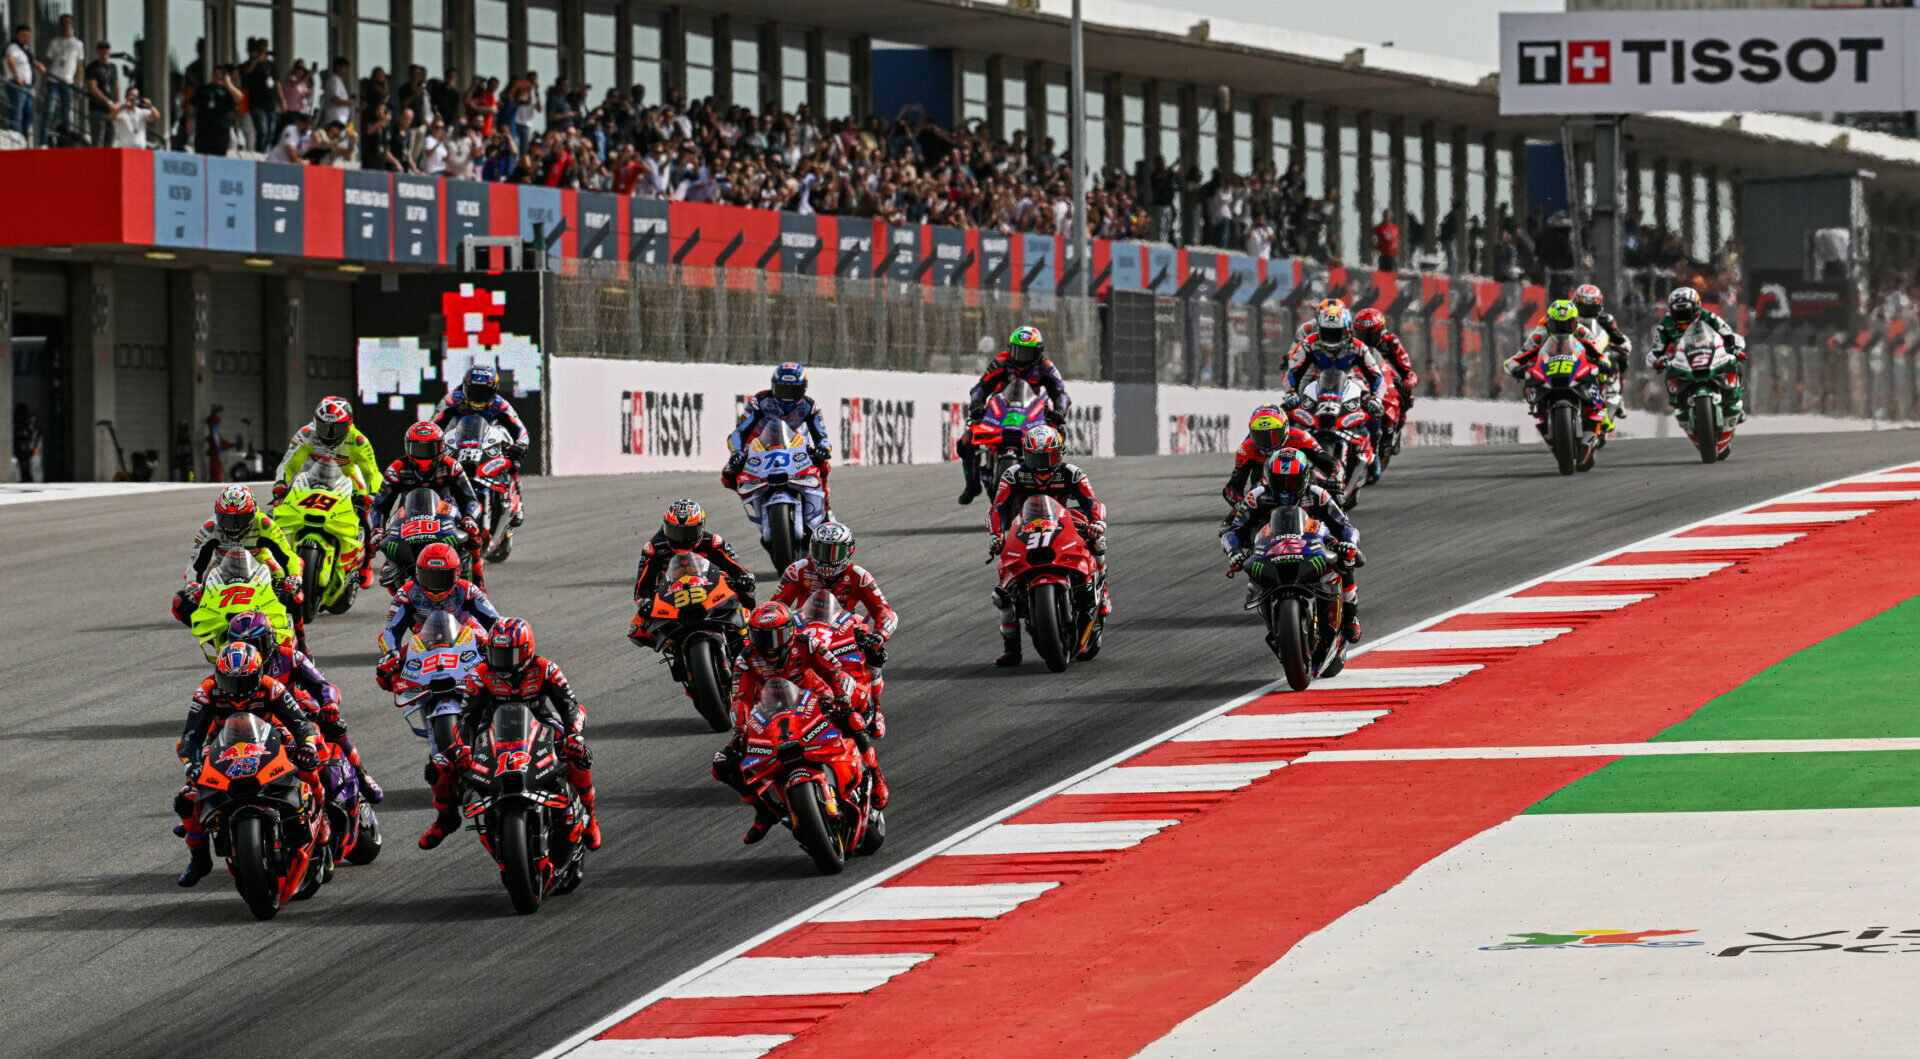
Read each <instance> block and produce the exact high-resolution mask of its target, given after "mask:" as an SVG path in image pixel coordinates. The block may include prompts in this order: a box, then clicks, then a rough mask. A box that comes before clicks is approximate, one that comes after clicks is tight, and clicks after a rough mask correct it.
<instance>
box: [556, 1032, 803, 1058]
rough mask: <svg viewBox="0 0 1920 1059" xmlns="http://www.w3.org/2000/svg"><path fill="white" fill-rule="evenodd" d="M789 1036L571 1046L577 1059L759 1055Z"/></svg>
mask: <svg viewBox="0 0 1920 1059" xmlns="http://www.w3.org/2000/svg"><path fill="white" fill-rule="evenodd" d="M790 1040H793V1035H792V1034H787V1033H743V1034H741V1035H740V1036H738V1037H648V1038H644V1039H640V1040H627V1041H587V1042H586V1043H584V1044H582V1045H580V1046H579V1047H578V1048H576V1049H574V1050H573V1052H572V1053H571V1054H572V1055H575V1056H578V1057H580V1059H760V1057H761V1056H763V1055H765V1054H767V1053H768V1052H770V1051H773V1050H774V1049H775V1048H778V1047H780V1046H781V1045H783V1044H785V1043H787V1042H788V1041H790Z"/></svg>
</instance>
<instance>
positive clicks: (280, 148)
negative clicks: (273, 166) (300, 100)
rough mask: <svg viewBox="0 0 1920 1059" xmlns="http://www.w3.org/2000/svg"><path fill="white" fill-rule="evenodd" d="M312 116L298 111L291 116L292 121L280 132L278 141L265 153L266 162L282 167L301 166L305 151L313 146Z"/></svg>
mask: <svg viewBox="0 0 1920 1059" xmlns="http://www.w3.org/2000/svg"><path fill="white" fill-rule="evenodd" d="M312 141H313V115H311V114H308V113H307V112H306V111H304V110H303V111H300V112H299V113H297V114H295V115H293V121H292V122H290V123H288V124H287V126H286V127H285V128H283V129H281V130H280V139H279V141H278V142H277V143H275V144H274V145H273V150H271V151H269V152H267V161H269V162H279V163H281V164H283V165H301V164H303V163H305V162H306V160H307V151H308V150H310V149H311V148H312V146H313V142H312Z"/></svg>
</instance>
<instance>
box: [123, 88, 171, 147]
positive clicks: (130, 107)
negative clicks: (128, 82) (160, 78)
mask: <svg viewBox="0 0 1920 1059" xmlns="http://www.w3.org/2000/svg"><path fill="white" fill-rule="evenodd" d="M112 120H113V145H114V146H115V147H135V148H139V149H140V150H143V151H144V150H146V147H147V126H148V125H151V124H153V123H154V122H156V121H158V120H160V112H159V111H158V110H155V109H154V107H153V104H152V103H150V102H148V101H147V100H146V99H144V98H142V97H141V95H140V90H139V89H137V88H128V89H127V98H125V99H123V100H121V101H120V102H118V103H115V104H114V105H113V119H112Z"/></svg>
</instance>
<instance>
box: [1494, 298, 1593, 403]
mask: <svg viewBox="0 0 1920 1059" xmlns="http://www.w3.org/2000/svg"><path fill="white" fill-rule="evenodd" d="M1559 336H1572V337H1573V338H1575V339H1577V340H1578V341H1579V343H1580V344H1581V346H1583V347H1585V349H1586V353H1587V356H1588V357H1589V358H1591V359H1592V360H1593V362H1594V363H1595V364H1596V365H1600V366H1602V367H1603V369H1604V366H1605V364H1606V357H1605V356H1604V355H1602V354H1601V352H1600V351H1599V350H1598V349H1596V348H1595V347H1594V344H1593V339H1592V337H1591V336H1590V335H1589V334H1588V332H1587V329H1586V328H1585V327H1584V326H1582V325H1581V323H1580V310H1578V309H1576V308H1575V307H1574V304H1573V303H1572V302H1570V301H1567V300H1566V299H1564V298H1562V299H1561V300H1559V301H1557V302H1554V303H1553V304H1552V305H1549V306H1547V315H1546V319H1544V320H1542V321H1541V322H1540V325H1539V326H1538V327H1535V328H1534V334H1532V335H1529V336H1528V337H1527V343H1526V345H1524V346H1522V347H1521V349H1520V352H1518V353H1515V354H1514V355H1513V356H1511V357H1508V358H1507V360H1506V362H1505V363H1504V364H1503V365H1501V366H1502V367H1503V368H1505V369H1506V372H1507V374H1508V375H1511V376H1513V377H1514V378H1516V379H1519V378H1524V377H1525V376H1526V374H1527V372H1528V371H1530V370H1531V369H1532V368H1533V363H1534V361H1536V360H1538V359H1539V358H1540V351H1541V350H1542V349H1544V348H1545V347H1546V344H1547V342H1548V340H1550V339H1552V338H1555V337H1559ZM1600 390H1601V388H1600V387H1599V386H1590V387H1587V388H1586V390H1585V391H1583V392H1584V393H1585V395H1586V401H1587V418H1588V419H1589V420H1604V417H1605V414H1606V405H1605V398H1604V397H1603V396H1602V395H1601V392H1600ZM1526 397H1527V404H1528V405H1529V406H1531V405H1532V404H1533V403H1534V386H1533V384H1532V383H1528V384H1527V386H1526ZM1534 428H1535V429H1537V430H1539V431H1540V436H1541V437H1546V436H1547V424H1546V421H1545V420H1542V419H1540V418H1539V417H1538V416H1536V417H1535V422H1534Z"/></svg>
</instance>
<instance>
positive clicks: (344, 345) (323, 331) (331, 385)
mask: <svg viewBox="0 0 1920 1059" xmlns="http://www.w3.org/2000/svg"><path fill="white" fill-rule="evenodd" d="M305 288H306V304H305V305H304V306H302V307H301V316H303V317H304V318H305V326H306V339H307V379H306V395H307V399H306V402H305V407H306V409H307V410H308V411H311V410H312V408H313V407H314V406H315V405H317V404H319V403H320V399H321V398H322V397H326V396H329V395H331V396H335V397H344V398H346V399H347V400H348V401H350V402H351V401H352V400H353V399H354V393H353V391H354V380H355V376H356V370H355V365H356V363H357V361H356V359H355V353H354V343H355V341H356V340H355V338H354V329H353V284H352V283H351V282H348V283H335V282H329V281H326V280H318V279H309V280H307V282H306V284H305ZM303 422H304V420H303Z"/></svg>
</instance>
